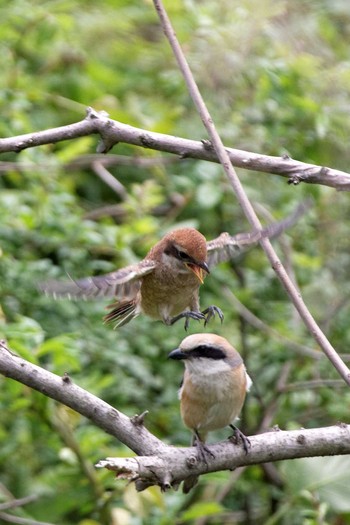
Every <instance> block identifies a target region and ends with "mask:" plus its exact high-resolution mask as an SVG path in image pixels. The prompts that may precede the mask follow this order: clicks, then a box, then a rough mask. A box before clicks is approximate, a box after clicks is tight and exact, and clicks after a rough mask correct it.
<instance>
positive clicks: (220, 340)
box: [168, 333, 243, 375]
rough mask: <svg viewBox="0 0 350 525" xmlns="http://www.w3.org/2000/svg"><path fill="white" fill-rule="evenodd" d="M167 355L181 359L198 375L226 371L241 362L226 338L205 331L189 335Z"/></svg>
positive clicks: (189, 369)
mask: <svg viewBox="0 0 350 525" xmlns="http://www.w3.org/2000/svg"><path fill="white" fill-rule="evenodd" d="M168 357H169V358H170V359H181V360H183V361H184V364H185V367H186V368H187V369H188V371H189V372H192V373H195V374H200V375H203V374H212V373H217V372H228V371H230V370H232V369H235V368H237V367H239V366H241V365H242V364H243V360H242V357H241V356H240V354H239V353H238V352H237V350H235V348H234V347H233V346H232V345H231V344H230V343H229V342H228V341H227V339H225V338H224V337H220V336H219V335H216V334H207V333H202V334H193V335H189V336H188V337H186V338H185V339H184V340H183V341H182V342H181V344H180V346H179V348H176V349H175V350H173V351H172V352H170V354H169V355H168Z"/></svg>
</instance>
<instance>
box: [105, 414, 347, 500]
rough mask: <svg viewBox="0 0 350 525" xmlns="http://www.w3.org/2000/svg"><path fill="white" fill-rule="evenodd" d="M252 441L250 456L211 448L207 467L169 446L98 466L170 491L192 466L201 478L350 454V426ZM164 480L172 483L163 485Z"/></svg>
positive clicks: (222, 445) (224, 445)
mask: <svg viewBox="0 0 350 525" xmlns="http://www.w3.org/2000/svg"><path fill="white" fill-rule="evenodd" d="M249 440H250V442H251V448H250V449H249V453H248V454H245V452H244V450H243V449H242V448H241V447H237V446H235V445H233V444H232V443H230V442H229V441H227V440H226V441H220V442H219V443H215V444H214V445H210V451H211V452H212V453H213V454H214V456H215V457H213V458H212V457H208V460H207V463H206V464H203V462H202V461H198V460H196V459H197V456H196V450H195V449H191V448H189V449H182V448H180V449H179V448H175V447H168V450H167V452H166V454H165V455H163V454H157V456H141V457H140V456H139V457H134V458H107V459H105V460H102V461H100V462H99V463H98V464H97V467H101V468H102V467H104V468H108V469H109V470H113V471H115V472H116V473H117V477H119V478H122V479H128V480H132V481H135V482H136V487H139V489H141V490H142V489H143V488H145V487H146V486H150V485H160V486H161V487H162V488H163V490H167V489H170V488H171V487H172V486H175V487H176V486H177V485H178V484H179V483H180V481H181V480H182V479H184V477H185V476H186V473H187V475H189V465H191V470H190V472H191V474H192V475H197V474H198V475H200V474H205V473H207V472H216V471H221V470H233V469H235V468H237V467H240V466H244V465H256V464H260V463H266V462H270V461H279V460H283V459H284V460H285V459H295V458H302V457H315V456H333V455H343V454H349V452H350V425H345V424H340V425H337V426H332V427H325V428H317V429H301V430H292V431H288V432H286V431H281V430H277V431H273V432H266V433H264V434H260V435H257V436H250V437H249ZM192 451H193V452H192ZM191 453H192V454H193V457H192V458H191V455H190V454H191ZM208 456H209V455H208ZM190 460H191V463H190ZM164 479H167V480H168V483H162V480H164Z"/></svg>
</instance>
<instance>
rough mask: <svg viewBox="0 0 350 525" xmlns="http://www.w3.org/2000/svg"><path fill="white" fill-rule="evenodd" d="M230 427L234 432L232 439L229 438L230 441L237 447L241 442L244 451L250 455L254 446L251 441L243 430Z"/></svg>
mask: <svg viewBox="0 0 350 525" xmlns="http://www.w3.org/2000/svg"><path fill="white" fill-rule="evenodd" d="M230 427H231V428H232V430H233V434H232V436H231V437H229V440H230V441H232V443H234V444H235V445H238V441H239V440H241V441H242V445H243V448H244V451H245V453H246V454H248V452H249V449H250V447H251V446H252V445H251V442H250V440H249V439H248V438H247V436H245V435H244V434H243V432H242V431H241V430H239V428H237V427H235V426H234V425H230Z"/></svg>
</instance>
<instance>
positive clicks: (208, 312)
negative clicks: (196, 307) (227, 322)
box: [202, 304, 224, 326]
mask: <svg viewBox="0 0 350 525" xmlns="http://www.w3.org/2000/svg"><path fill="white" fill-rule="evenodd" d="M202 314H203V315H204V319H205V320H204V326H207V324H208V323H209V321H210V319H212V318H213V317H215V315H216V314H218V316H219V319H220V321H221V322H223V320H224V314H223V313H222V310H220V308H218V307H217V306H215V305H214V304H212V305H211V306H208V308H206V309H205V310H203V312H202Z"/></svg>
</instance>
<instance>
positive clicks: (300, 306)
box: [153, 0, 350, 386]
mask: <svg viewBox="0 0 350 525" xmlns="http://www.w3.org/2000/svg"><path fill="white" fill-rule="evenodd" d="M153 3H154V6H155V8H156V10H157V13H158V15H159V19H160V22H161V25H162V28H163V31H164V33H165V36H166V37H167V39H168V40H169V43H170V46H171V48H172V50H173V53H174V56H175V58H176V60H177V63H178V65H179V68H180V70H181V73H182V75H183V77H184V80H185V82H186V85H187V88H188V91H189V94H190V96H191V98H192V100H193V103H194V104H195V106H196V108H197V111H198V113H199V115H200V117H201V119H202V122H203V124H204V126H205V128H206V130H207V132H208V135H209V137H210V140H211V142H212V144H213V147H214V149H215V151H216V154H217V156H218V158H219V159H220V163H221V165H222V167H223V169H224V171H225V173H226V175H227V178H228V180H229V181H230V183H231V186H232V189H233V191H234V193H235V194H236V197H237V200H238V202H239V204H240V206H241V207H242V210H243V212H244V214H245V216H246V217H247V219H248V221H249V223H250V224H251V226H252V227H253V228H254V229H257V230H259V229H261V227H262V226H261V223H260V221H259V218H258V216H257V214H256V213H255V210H254V208H253V206H252V204H251V202H250V200H249V199H248V196H247V194H246V192H245V190H244V188H243V185H242V183H241V181H240V179H239V177H238V175H237V173H236V171H235V169H234V167H233V165H232V163H231V160H230V157H229V155H228V153H227V150H226V148H225V146H224V144H223V143H222V140H221V137H220V135H219V133H218V132H217V130H216V127H215V124H214V122H213V119H212V117H211V115H210V113H209V111H208V109H207V107H206V104H205V102H204V100H203V97H202V95H201V93H200V91H199V89H198V86H197V84H196V81H195V79H194V77H193V75H192V71H191V69H190V67H189V65H188V63H187V60H186V58H185V55H184V53H183V51H182V49H181V46H180V44H179V42H178V40H177V38H176V34H175V31H174V29H173V27H172V25H171V22H170V19H169V17H168V15H167V13H166V11H165V9H164V6H163V3H162V1H161V0H153ZM260 245H261V247H262V249H263V250H264V252H265V254H266V257H267V258H268V260H269V261H270V264H271V266H272V268H273V269H274V270H275V273H276V275H277V277H278V278H279V280H280V282H281V284H282V286H283V287H284V289H285V291H286V292H287V294H288V295H289V297H290V299H291V301H292V303H293V304H294V306H295V308H296V310H297V311H298V313H299V315H300V317H301V319H302V320H303V322H304V324H305V326H306V327H307V329H308V330H309V332H310V334H311V335H312V336H313V338H314V339H315V340H316V341H317V343H318V344H319V346H320V348H321V349H322V351H323V352H324V353H325V355H326V356H327V357H328V359H329V360H330V361H331V363H332V365H333V366H334V367H335V369H336V370H337V371H338V373H339V374H340V376H341V377H342V378H343V379H344V381H345V382H346V383H347V384H348V385H349V386H350V370H349V368H348V367H347V366H346V364H345V363H344V362H343V361H342V359H341V357H340V356H339V355H338V353H337V352H336V350H335V349H334V348H333V346H332V345H331V343H330V342H329V341H328V339H327V337H326V336H325V334H324V333H323V332H322V330H321V328H320V327H319V326H318V324H317V323H316V321H315V319H314V318H313V316H312V314H311V312H310V311H309V309H308V308H307V306H306V304H305V303H304V301H303V298H302V297H301V294H300V292H299V290H298V289H297V288H296V286H295V285H294V283H293V281H292V279H290V277H289V275H288V273H287V272H286V270H285V268H284V266H283V264H282V262H281V261H280V259H279V257H278V256H277V253H276V252H275V250H274V248H273V246H272V244H271V242H270V240H269V239H268V238H263V239H261V240H260Z"/></svg>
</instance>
